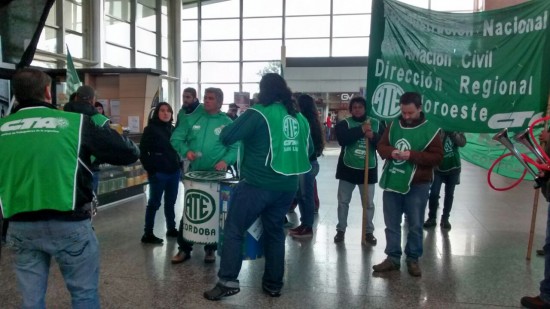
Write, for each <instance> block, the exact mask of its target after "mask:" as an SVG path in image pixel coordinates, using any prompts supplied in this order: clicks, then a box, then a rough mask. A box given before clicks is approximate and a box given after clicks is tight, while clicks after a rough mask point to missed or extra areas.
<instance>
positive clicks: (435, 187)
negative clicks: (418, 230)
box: [424, 131, 466, 230]
mask: <svg viewBox="0 0 550 309" xmlns="http://www.w3.org/2000/svg"><path fill="white" fill-rule="evenodd" d="M441 134H442V137H441V140H442V141H443V161H442V162H441V164H440V165H439V166H438V167H437V168H436V169H435V172H434V182H433V183H432V187H431V188H430V198H429V199H428V209H429V212H428V220H426V222H424V227H425V228H432V227H434V226H436V225H437V222H436V219H435V218H436V216H437V208H438V207H439V192H440V191H441V184H443V183H445V199H444V200H443V213H442V214H441V223H440V225H441V228H442V229H445V230H449V229H451V223H449V215H450V214H451V208H452V207H453V198H454V193H455V186H456V185H458V184H460V167H461V164H460V152H459V151H458V148H459V147H464V145H466V137H465V136H464V133H461V132H448V131H442V133H441Z"/></svg>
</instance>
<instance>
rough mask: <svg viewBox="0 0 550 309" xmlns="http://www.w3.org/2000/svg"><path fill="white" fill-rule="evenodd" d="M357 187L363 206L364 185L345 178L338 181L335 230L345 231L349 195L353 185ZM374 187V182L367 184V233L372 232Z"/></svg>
mask: <svg viewBox="0 0 550 309" xmlns="http://www.w3.org/2000/svg"><path fill="white" fill-rule="evenodd" d="M356 186H357V187H359V194H360V195H361V205H362V207H363V208H365V199H364V198H363V197H364V195H365V186H364V185H363V184H359V185H356V184H353V183H351V182H347V181H345V180H340V181H339V182H338V224H337V225H336V230H337V231H342V232H345V231H346V228H347V227H348V210H349V203H350V201H351V196H352V193H353V190H355V187H356ZM374 188H375V184H369V185H368V190H369V192H368V194H369V196H368V199H369V200H368V204H367V205H366V207H367V228H366V232H367V233H372V232H374V223H373V222H372V221H373V219H374Z"/></svg>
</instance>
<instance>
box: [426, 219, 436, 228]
mask: <svg viewBox="0 0 550 309" xmlns="http://www.w3.org/2000/svg"><path fill="white" fill-rule="evenodd" d="M436 225H437V222H436V221H435V219H432V218H428V220H426V222H424V228H426V229H429V228H432V227H434V226H436Z"/></svg>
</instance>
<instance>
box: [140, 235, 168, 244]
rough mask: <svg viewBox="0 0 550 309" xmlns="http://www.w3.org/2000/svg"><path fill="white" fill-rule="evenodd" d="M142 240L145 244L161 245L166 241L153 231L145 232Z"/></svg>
mask: <svg viewBox="0 0 550 309" xmlns="http://www.w3.org/2000/svg"><path fill="white" fill-rule="evenodd" d="M141 242H142V243H144V244H156V245H161V244H162V243H163V242H164V239H162V238H158V237H157V236H155V234H153V233H151V234H143V236H142V237H141Z"/></svg>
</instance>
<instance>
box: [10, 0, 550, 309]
mask: <svg viewBox="0 0 550 309" xmlns="http://www.w3.org/2000/svg"><path fill="white" fill-rule="evenodd" d="M524 1H525V0H460V1H449V0H401V1H400V2H404V3H407V4H410V5H414V6H418V7H422V8H426V9H430V10H437V11H446V12H454V13H469V12H478V11H484V10H490V9H497V8H502V7H506V6H510V5H514V4H518V3H522V2H524ZM13 3H16V2H15V1H13ZM35 13H36V12H35ZM371 13H372V12H371V1H370V0H98V1H96V0H58V1H55V3H54V4H53V7H52V9H51V11H50V14H49V15H48V18H47V20H46V21H45V28H44V30H43V32H42V35H41V37H40V40H39V41H38V45H37V51H36V54H35V56H34V59H33V61H32V63H31V66H33V67H38V68H42V69H44V70H45V71H46V72H47V73H48V74H50V75H51V76H52V77H53V79H54V83H55V87H53V88H54V89H55V97H54V101H55V102H56V103H57V104H58V106H59V107H60V106H62V104H63V103H64V102H67V101H68V96H65V94H66V90H67V80H66V77H65V68H66V66H67V64H66V63H67V62H68V60H67V59H68V58H67V54H68V53H69V51H70V53H71V54H72V59H73V61H74V65H75V67H76V69H77V70H78V73H79V75H80V78H81V81H82V82H83V83H85V84H90V85H92V86H93V87H95V88H96V91H97V96H98V97H97V98H98V101H99V102H102V103H104V104H106V105H105V106H106V107H107V108H106V109H107V113H106V116H108V117H110V118H111V121H112V122H114V123H116V124H120V126H121V128H124V130H125V131H126V132H130V133H131V135H133V138H134V140H135V141H139V137H140V134H141V133H142V132H143V127H144V126H145V125H146V123H147V117H148V116H149V112H150V111H151V106H152V102H157V103H158V102H159V101H167V102H168V103H169V104H170V105H171V106H172V107H173V108H174V111H175V113H177V111H178V110H179V109H180V108H181V104H182V98H181V95H182V91H183V89H184V88H186V87H193V88H196V89H197V91H198V98H199V99H200V100H201V101H202V95H203V93H204V89H206V88H208V87H218V88H220V89H222V90H223V92H224V94H225V100H224V105H223V107H222V110H223V111H227V109H228V107H229V104H230V103H239V102H240V101H239V100H241V99H242V100H244V101H243V102H244V104H245V105H246V104H249V102H250V101H251V100H252V99H253V95H254V93H257V92H258V83H259V81H260V78H261V76H262V74H263V73H266V72H278V73H283V72H281V71H282V70H283V71H284V74H282V75H283V76H284V77H285V79H286V81H287V82H288V85H289V87H290V88H291V89H292V91H294V92H299V93H308V94H311V95H312V96H313V97H314V98H315V102H316V104H317V108H318V111H319V114H320V116H321V118H320V119H326V117H327V116H328V115H332V116H333V117H334V118H333V121H334V123H336V122H337V121H339V120H342V119H343V118H344V117H346V116H348V115H349V112H348V105H347V104H348V103H349V100H350V99H351V98H353V97H354V96H358V95H361V94H364V91H365V86H366V75H367V74H366V73H367V61H368V56H369V55H368V53H369V40H370V31H371V29H370V19H371ZM304 25H307V27H305V26H304ZM546 31H547V29H546ZM0 47H1V46H0ZM0 64H1V65H0V70H4V69H5V70H14V68H15V64H14V63H9V64H6V63H5V59H4V62H3V61H1V59H0ZM430 74H431V73H430ZM0 78H2V77H0ZM9 86H10V85H9V79H0V103H1V104H0V108H1V112H2V115H4V114H7V111H8V104H9V97H10V94H9ZM321 123H323V121H321ZM340 150H341V148H340V146H339V145H338V142H337V141H335V140H334V138H333V140H331V141H329V142H327V144H326V148H325V151H324V153H323V155H322V156H321V157H320V158H319V164H320V172H319V174H318V176H317V186H318V195H319V200H320V208H319V211H318V214H316V215H315V221H314V228H313V230H314V233H313V237H311V238H304V239H295V238H293V237H291V236H290V235H287V236H286V243H285V275H284V287H283V289H282V291H281V293H282V295H281V296H280V297H269V296H268V295H266V294H265V293H264V292H263V291H262V287H261V282H262V274H263V269H264V258H262V257H260V258H258V259H255V260H247V261H244V262H243V266H242V270H241V273H240V275H239V280H240V285H241V291H240V293H238V294H236V295H234V296H231V297H226V298H223V299H222V300H221V301H217V302H212V301H208V300H206V299H205V298H204V297H203V292H204V291H206V290H208V289H211V288H212V287H213V286H214V285H215V283H216V281H217V271H218V268H219V263H220V257H219V256H217V259H216V262H215V263H213V264H205V263H204V261H203V259H204V256H205V253H204V250H203V246H201V245H195V246H194V250H193V251H192V256H191V259H189V260H187V261H185V262H184V263H181V264H172V263H171V258H172V257H173V256H174V255H175V254H176V253H177V251H178V245H177V243H176V239H175V238H168V237H166V236H165V233H166V227H165V222H164V216H163V212H162V208H161V209H160V210H159V211H158V212H157V215H156V221H155V228H154V233H155V235H157V236H158V237H161V238H163V239H165V240H164V244H162V245H152V244H144V243H142V242H140V238H141V236H142V234H143V227H144V216H145V208H146V205H147V197H148V186H147V184H146V181H147V175H146V173H145V171H144V169H143V168H142V167H141V164H140V163H139V162H138V163H135V164H133V165H131V166H125V167H120V168H118V167H117V168H115V167H109V169H105V170H103V171H104V175H107V176H106V178H105V179H100V185H99V199H100V202H101V204H102V205H101V207H100V208H99V211H98V213H97V215H96V216H95V217H94V218H93V226H94V229H95V232H96V234H97V238H98V240H99V245H100V251H101V267H100V283H99V291H100V300H101V307H102V308H302V307H304V308H473V309H476V308H479V309H481V308H519V307H520V299H521V297H523V296H526V295H530V296H535V295H538V293H539V283H540V281H541V280H542V278H543V275H544V258H543V257H542V256H539V255H537V253H536V251H537V250H540V249H542V246H543V244H544V240H545V239H544V238H545V234H546V230H545V229H546V223H547V222H546V219H547V211H548V203H547V202H546V201H545V199H544V197H543V196H542V195H540V197H539V196H538V195H537V194H536V191H535V190H534V188H533V182H532V181H523V182H522V183H520V184H519V186H517V187H516V188H514V189H512V190H508V191H502V192H498V191H495V190H492V189H491V188H490V187H489V185H488V184H487V170H485V169H483V168H481V167H478V166H476V165H474V164H471V163H469V162H466V161H464V160H463V161H462V173H461V176H460V177H461V182H460V185H458V186H457V187H456V191H455V200H454V204H453V208H452V212H451V216H450V219H449V221H450V223H451V224H452V228H451V229H450V230H446V229H441V228H440V226H439V223H440V218H439V216H438V218H437V223H438V225H437V226H436V227H434V228H429V229H424V234H423V237H424V240H423V243H424V253H423V256H422V257H421V259H420V261H419V263H420V266H421V268H422V276H421V277H413V276H411V275H409V273H408V272H407V267H406V265H405V263H404V258H403V261H402V264H401V269H400V271H393V272H388V273H373V269H372V266H373V265H376V264H379V263H381V262H382V261H383V260H384V259H385V258H386V254H385V253H384V249H385V245H386V239H385V234H384V228H385V223H384V217H383V212H382V190H381V189H380V188H379V187H378V186H377V187H376V193H375V195H374V201H375V205H376V211H375V216H374V225H375V231H374V236H375V237H376V238H377V239H378V243H377V244H376V245H375V246H372V245H365V244H361V231H362V220H361V219H362V209H361V206H360V205H361V202H360V196H359V192H358V190H357V189H356V190H355V191H354V194H353V199H352V201H351V203H350V210H349V216H348V228H347V231H346V234H345V241H344V242H341V243H335V242H334V236H335V234H336V224H337V222H338V216H337V206H338V205H337V188H338V180H337V179H335V172H336V165H337V162H338V155H339V153H340ZM0 152H1V151H0ZM1 161H2V160H1V156H0V164H1ZM382 164H383V161H382V160H381V159H380V158H378V169H379V174H378V175H379V177H380V175H381V168H382ZM493 181H494V183H495V185H497V186H499V187H503V186H507V185H510V184H511V183H512V180H510V179H508V178H504V177H501V176H498V175H493ZM184 190H185V188H184V186H183V184H180V188H179V195H178V200H177V202H176V218H177V220H178V222H179V218H181V216H182V213H183V199H184ZM443 191H444V190H442V192H441V195H442V196H443V194H444V193H443ZM121 196H122V197H121ZM0 202H1V201H0ZM535 206H536V212H535V211H534V208H535ZM440 213H441V207H440V210H439V213H438V215H440ZM535 215H536V217H534V216H535ZM287 218H288V219H289V221H290V224H289V225H290V226H297V225H299V224H300V212H299V210H298V209H296V211H295V212H293V213H289V214H287ZM533 220H534V221H533ZM532 221H533V223H534V224H535V228H534V229H533V230H532V231H531V226H532ZM407 229H408V226H407V223H406V219H405V218H404V220H403V222H402V236H403V239H402V242H403V244H404V243H405V242H406V232H407ZM287 233H288V228H287V229H285V234H287ZM530 236H532V239H533V244H532V247H531V248H528V240H529V238H530ZM529 249H530V250H529ZM0 252H1V255H0V308H2V309H11V308H19V307H20V306H21V295H20V292H19V291H18V289H17V281H16V278H15V273H14V269H13V265H12V264H13V260H14V254H13V252H12V251H11V250H10V248H8V247H7V246H6V244H5V243H2V245H1V251H0ZM528 257H529V258H528ZM46 305H47V308H70V306H71V302H70V295H69V292H68V291H67V288H66V287H65V285H64V281H63V278H62V276H61V273H60V272H59V270H58V267H57V265H56V263H55V262H52V265H51V270H50V277H49V282H48V291H47V295H46Z"/></svg>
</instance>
